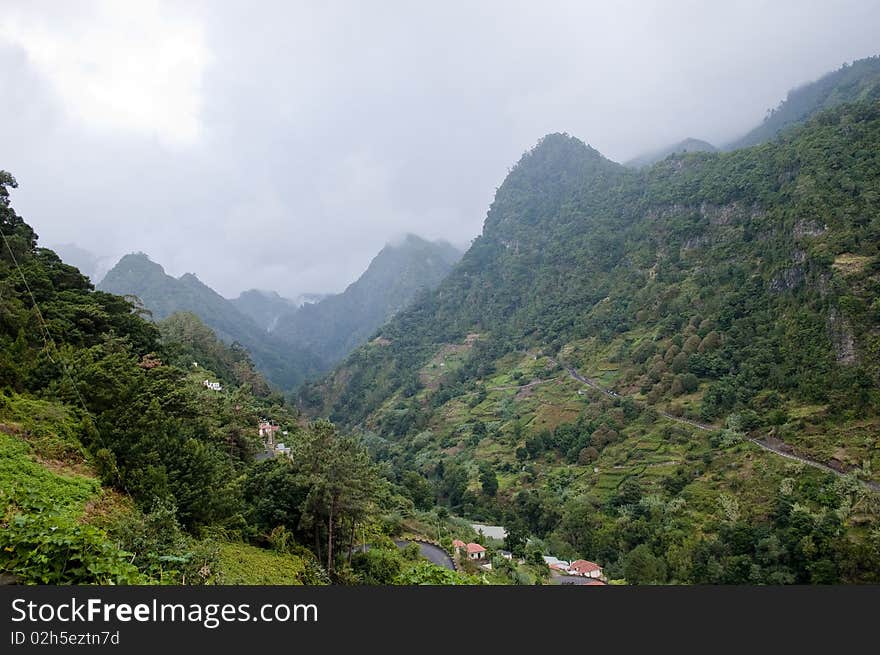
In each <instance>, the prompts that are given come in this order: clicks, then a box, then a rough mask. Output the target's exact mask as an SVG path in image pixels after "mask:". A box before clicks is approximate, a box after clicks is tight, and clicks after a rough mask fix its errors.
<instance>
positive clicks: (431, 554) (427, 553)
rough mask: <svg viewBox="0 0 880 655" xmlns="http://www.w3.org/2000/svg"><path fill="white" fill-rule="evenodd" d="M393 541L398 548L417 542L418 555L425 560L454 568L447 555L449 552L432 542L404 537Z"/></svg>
mask: <svg viewBox="0 0 880 655" xmlns="http://www.w3.org/2000/svg"><path fill="white" fill-rule="evenodd" d="M394 543H395V544H396V545H397V547H398V548H406V547H407V546H408V545H409V544H411V543H415V544H418V546H419V555H421V556H422V557H424V558H425V559H426V560H428V561H429V562H431V563H433V564H436V565H437V566H442V567H443V568H444V569H449V570H450V571H454V570H455V564H454V563H453V561H452V558H451V557H450V556H449V553H447V552H446V551H445V550H443V549H442V548H440V547H439V546H435V545H434V544H429V543H426V542H424V541H407V540H405V539H401V540H399V541H395V542H394Z"/></svg>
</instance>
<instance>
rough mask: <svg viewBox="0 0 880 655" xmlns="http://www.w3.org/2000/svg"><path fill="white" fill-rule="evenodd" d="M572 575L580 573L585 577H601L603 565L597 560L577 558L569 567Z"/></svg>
mask: <svg viewBox="0 0 880 655" xmlns="http://www.w3.org/2000/svg"><path fill="white" fill-rule="evenodd" d="M568 572H569V574H571V575H580V576H583V577H585V578H593V579H599V578H601V577H602V567H601V566H599V565H598V564H596V563H595V562H589V561H587V560H585V559H576V560H575V561H573V562H572V563H571V566H569V567H568Z"/></svg>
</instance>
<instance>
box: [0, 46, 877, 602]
mask: <svg viewBox="0 0 880 655" xmlns="http://www.w3.org/2000/svg"><path fill="white" fill-rule="evenodd" d="M878 61H880V59H878V58H877V57H873V58H868V59H866V60H861V61H857V62H854V63H853V64H852V65H848V66H845V67H844V68H842V69H840V70H838V71H835V72H833V73H830V74H829V75H826V76H824V77H822V78H820V79H819V80H817V81H816V82H814V83H812V84H809V85H806V86H803V87H800V88H798V89H796V90H793V91H792V92H790V93H789V95H788V96H787V98H786V100H785V101H783V102H782V103H781V104H780V105H779V107H778V108H777V109H776V110H775V111H773V112H771V113H770V114H769V115H768V117H767V118H766V120H765V121H764V122H763V123H762V124H761V125H759V126H757V127H756V128H755V130H753V131H751V132H749V133H748V134H747V135H746V136H745V137H742V139H741V140H740V141H738V142H733V143H732V144H730V145H729V146H726V147H724V148H721V149H716V148H715V147H714V146H711V145H710V144H708V143H707V142H703V141H699V140H697V139H688V140H686V141H683V142H681V143H679V144H677V145H676V146H673V147H671V148H670V149H668V150H664V151H658V152H657V153H654V154H653V155H650V156H647V155H646V158H645V159H644V160H639V161H637V160H632V161H631V162H630V165H627V166H624V165H621V164H619V163H617V162H614V161H612V160H610V159H609V158H607V157H605V156H604V155H602V154H601V153H600V152H599V151H598V150H597V149H595V148H594V147H592V146H591V145H588V144H587V143H585V142H584V141H581V140H580V139H578V138H576V137H574V136H571V135H569V134H567V133H559V132H554V133H550V134H547V135H546V136H544V137H543V138H541V139H540V140H539V141H538V142H537V143H536V144H535V145H534V147H532V148H531V149H529V150H528V151H527V152H526V153H525V154H523V156H522V157H521V158H520V159H519V161H518V162H517V163H516V164H515V165H513V166H512V168H510V170H509V171H508V173H507V175H506V177H505V179H504V181H503V182H502V183H501V185H500V186H499V187H498V188H497V190H496V192H495V194H494V198H493V200H492V202H491V205H490V206H489V208H488V212H487V214H486V218H485V222H484V224H483V230H482V233H481V234H480V235H479V236H478V237H477V238H476V239H474V241H473V243H472V245H471V246H470V248H469V249H468V250H467V252H465V253H464V254H461V253H459V252H458V251H457V250H456V249H455V248H454V247H452V246H450V245H449V244H448V243H445V242H442V241H428V240H426V239H423V238H421V237H418V236H415V235H407V236H406V237H404V238H403V239H402V240H401V241H398V242H393V243H389V244H388V245H386V246H385V247H384V248H383V249H382V250H381V251H380V252H379V253H378V254H377V255H376V256H375V257H374V259H373V260H372V262H371V264H370V265H369V267H368V268H367V270H366V271H364V273H363V274H362V275H361V276H360V277H359V278H358V279H357V280H355V281H354V282H352V283H351V284H350V285H349V286H348V287H347V288H346V289H345V290H344V291H343V292H342V293H339V294H327V295H321V296H312V297H309V298H308V300H309V302H299V301H291V300H288V299H285V298H283V297H282V296H280V295H278V294H276V293H274V292H265V291H256V290H251V291H246V292H243V293H242V294H241V295H240V296H238V297H237V298H236V299H234V300H230V299H227V298H225V297H223V296H222V295H220V294H219V293H217V292H216V291H214V290H213V289H212V288H210V287H209V286H208V285H206V284H204V283H203V282H202V281H201V280H199V278H198V277H196V276H195V275H193V274H186V275H183V276H181V277H179V278H175V277H173V276H171V275H168V274H167V273H166V272H165V270H164V269H163V267H162V266H161V265H159V264H158V263H156V262H154V261H152V260H151V259H150V258H149V257H148V256H146V255H145V254H143V253H137V254H130V255H126V256H125V257H123V258H122V259H121V260H120V261H119V262H118V263H117V264H116V266H114V267H113V268H112V269H111V270H110V271H109V272H108V273H107V275H106V277H105V278H104V280H103V281H102V282H101V283H100V284H99V285H97V287H96V286H95V285H94V284H93V283H92V281H90V279H89V278H88V277H86V276H85V275H83V274H82V273H81V272H80V271H79V270H78V269H77V268H76V267H74V266H72V265H70V264H69V263H67V262H65V261H63V260H62V258H61V257H59V256H58V255H57V254H56V253H55V252H53V251H52V250H50V249H47V248H43V247H41V246H40V245H39V240H38V238H37V235H36V233H35V232H34V230H33V228H32V227H31V226H30V225H29V224H28V223H27V222H25V220H24V219H23V218H22V217H20V216H19V215H18V214H17V213H16V212H15V210H14V209H13V206H12V202H11V193H12V190H14V189H15V188H16V187H17V182H16V180H15V178H13V177H12V175H10V174H9V173H6V172H0V176H2V177H0V228H2V235H3V244H2V246H3V249H2V250H0V309H2V314H0V345H2V351H0V389H2V393H0V503H2V507H0V527H2V530H0V569H2V574H3V575H4V576H6V577H5V578H4V579H5V580H8V581H11V582H14V583H20V584H95V583H98V584H167V583H173V584H306V585H319V584H352V585H355V584H373V585H390V584H394V585H413V584H444V585H445V584H449V585H478V584H519V585H532V584H579V585H582V586H587V585H590V586H601V585H603V584H631V585H648V584H670V585H671V584H675V585H679V584H681V585H684V584H730V585H765V584H770V585H778V584H877V583H878V582H880V439H878V435H880V383H878V380H880V301H878V298H880V195H878V193H877V189H878V188H880V77H878V75H877V70H878V66H880V64H878ZM77 256H83V257H85V256H84V255H82V253H79V254H78V255H77ZM83 261H85V262H86V263H88V262H89V261H91V264H92V265H95V266H97V263H96V261H92V260H89V258H87V257H85V258H84V260H83ZM282 444H283V445H282ZM464 517H467V518H466V519H465V518H464ZM501 526H503V529H502V528H501ZM481 529H482V532H481ZM367 545H368V547H366V546H367ZM358 546H363V547H362V548H358Z"/></svg>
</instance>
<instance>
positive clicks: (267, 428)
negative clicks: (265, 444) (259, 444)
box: [260, 421, 281, 443]
mask: <svg viewBox="0 0 880 655" xmlns="http://www.w3.org/2000/svg"><path fill="white" fill-rule="evenodd" d="M280 429H281V428H280V427H279V426H277V425H273V424H272V423H269V422H268V421H263V422H262V423H260V436H261V437H262V438H263V439H267V440H269V441H271V442H273V443H274V441H275V433H276V432H278V430H280Z"/></svg>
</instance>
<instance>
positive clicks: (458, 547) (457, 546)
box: [452, 539, 467, 555]
mask: <svg viewBox="0 0 880 655" xmlns="http://www.w3.org/2000/svg"><path fill="white" fill-rule="evenodd" d="M466 548H467V544H466V543H464V542H463V541H462V540H461V539H453V541H452V550H453V551H455V554H456V555H458V554H459V553H460V552H461V551H462V550H464V549H466Z"/></svg>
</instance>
